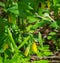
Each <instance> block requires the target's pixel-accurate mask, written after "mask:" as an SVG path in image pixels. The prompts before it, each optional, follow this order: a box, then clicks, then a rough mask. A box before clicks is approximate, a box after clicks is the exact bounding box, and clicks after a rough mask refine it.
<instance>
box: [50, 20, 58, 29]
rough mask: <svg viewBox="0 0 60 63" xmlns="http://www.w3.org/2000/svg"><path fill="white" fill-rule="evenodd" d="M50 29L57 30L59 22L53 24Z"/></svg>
mask: <svg viewBox="0 0 60 63" xmlns="http://www.w3.org/2000/svg"><path fill="white" fill-rule="evenodd" d="M50 27H51V28H55V29H57V28H58V25H57V22H56V21H54V22H52V23H51V25H50Z"/></svg>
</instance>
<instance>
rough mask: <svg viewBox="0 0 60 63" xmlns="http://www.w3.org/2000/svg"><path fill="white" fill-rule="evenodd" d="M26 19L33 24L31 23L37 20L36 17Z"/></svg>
mask: <svg viewBox="0 0 60 63" xmlns="http://www.w3.org/2000/svg"><path fill="white" fill-rule="evenodd" d="M27 19H28V22H29V23H33V22H36V21H37V20H38V19H37V18H36V17H33V16H28V17H27Z"/></svg>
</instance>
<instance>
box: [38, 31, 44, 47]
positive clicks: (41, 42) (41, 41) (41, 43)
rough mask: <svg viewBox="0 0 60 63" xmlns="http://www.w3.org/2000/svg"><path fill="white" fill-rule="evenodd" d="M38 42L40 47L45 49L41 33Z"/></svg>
mask: <svg viewBox="0 0 60 63" xmlns="http://www.w3.org/2000/svg"><path fill="white" fill-rule="evenodd" d="M38 41H39V43H40V46H41V47H43V39H42V34H41V33H40V32H39V33H38Z"/></svg>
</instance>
